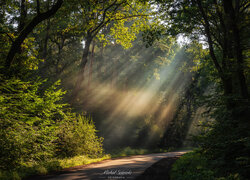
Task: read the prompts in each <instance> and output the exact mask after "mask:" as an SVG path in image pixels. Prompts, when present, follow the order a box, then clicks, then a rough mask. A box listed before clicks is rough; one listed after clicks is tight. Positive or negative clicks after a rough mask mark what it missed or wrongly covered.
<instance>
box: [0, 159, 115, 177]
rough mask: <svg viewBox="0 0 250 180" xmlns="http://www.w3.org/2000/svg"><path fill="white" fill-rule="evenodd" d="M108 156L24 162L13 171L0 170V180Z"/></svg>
mask: <svg viewBox="0 0 250 180" xmlns="http://www.w3.org/2000/svg"><path fill="white" fill-rule="evenodd" d="M110 158H111V156H110V155H104V156H103V157H100V158H90V157H88V156H84V155H82V156H75V157H72V158H64V159H53V160H49V161H47V162H43V163H40V164H34V163H25V164H23V166H22V167H21V168H18V169H16V170H15V171H11V172H8V171H2V170H0V180H21V179H24V178H27V177H29V176H32V175H46V174H48V173H50V172H55V171H60V170H62V169H65V168H69V167H74V166H79V165H87V164H90V163H94V162H99V161H102V160H105V159H110Z"/></svg>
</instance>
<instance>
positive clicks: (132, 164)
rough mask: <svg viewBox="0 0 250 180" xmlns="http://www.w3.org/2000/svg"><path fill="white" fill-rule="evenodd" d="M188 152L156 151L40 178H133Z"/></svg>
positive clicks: (47, 179) (58, 179) (84, 179)
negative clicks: (160, 163)
mask: <svg viewBox="0 0 250 180" xmlns="http://www.w3.org/2000/svg"><path fill="white" fill-rule="evenodd" d="M186 152H187V151H178V152H168V153H156V154H147V155H136V156H130V157H124V158H118V159H110V160H104V161H102V162H99V163H95V164H90V165H87V166H83V167H81V168H78V169H73V170H69V171H67V172H64V173H62V174H59V175H48V176H44V177H39V180H105V179H112V180H114V179H130V180H132V179H134V178H135V177H137V176H138V175H140V174H142V173H143V172H144V171H145V169H147V168H148V167H150V166H151V165H152V164H153V163H155V162H157V161H159V160H160V159H162V158H166V157H175V156H177V155H182V154H184V153H186ZM35 179H38V178H35Z"/></svg>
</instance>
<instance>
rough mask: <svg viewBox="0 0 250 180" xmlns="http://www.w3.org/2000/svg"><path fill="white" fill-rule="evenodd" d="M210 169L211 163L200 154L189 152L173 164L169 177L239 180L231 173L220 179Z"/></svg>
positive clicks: (176, 179)
mask: <svg viewBox="0 0 250 180" xmlns="http://www.w3.org/2000/svg"><path fill="white" fill-rule="evenodd" d="M212 167H213V166H211V162H210V161H209V160H208V159H207V158H205V157H204V156H203V155H202V154H200V153H198V152H191V153H187V154H184V155H183V156H182V157H180V159H178V160H177V161H176V162H175V163H174V165H173V167H172V169H171V173H170V176H171V179H173V180H189V179H194V180H200V179H204V180H240V176H239V175H238V174H237V173H236V174H234V173H232V172H230V174H229V175H228V176H226V177H220V176H218V175H217V174H216V169H214V168H212Z"/></svg>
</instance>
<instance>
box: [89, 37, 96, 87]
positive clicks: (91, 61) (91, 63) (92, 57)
mask: <svg viewBox="0 0 250 180" xmlns="http://www.w3.org/2000/svg"><path fill="white" fill-rule="evenodd" d="M94 51H95V41H93V44H92V50H91V58H90V67H89V80H88V88H90V86H91V81H92V73H93V61H94Z"/></svg>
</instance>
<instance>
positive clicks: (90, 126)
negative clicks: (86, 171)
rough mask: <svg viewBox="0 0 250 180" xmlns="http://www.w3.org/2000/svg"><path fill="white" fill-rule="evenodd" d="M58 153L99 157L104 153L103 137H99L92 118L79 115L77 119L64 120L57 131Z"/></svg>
mask: <svg viewBox="0 0 250 180" xmlns="http://www.w3.org/2000/svg"><path fill="white" fill-rule="evenodd" d="M57 137H58V139H57V141H56V143H57V155H58V156H61V157H72V156H77V155H88V156H90V157H99V156H100V155H102V153H103V149H102V141H103V138H98V137H97V135H96V129H95V126H94V123H93V121H92V119H90V118H86V117H84V116H78V118H77V121H66V122H65V121H64V122H63V123H61V124H60V126H59V130H58V133H57Z"/></svg>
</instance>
